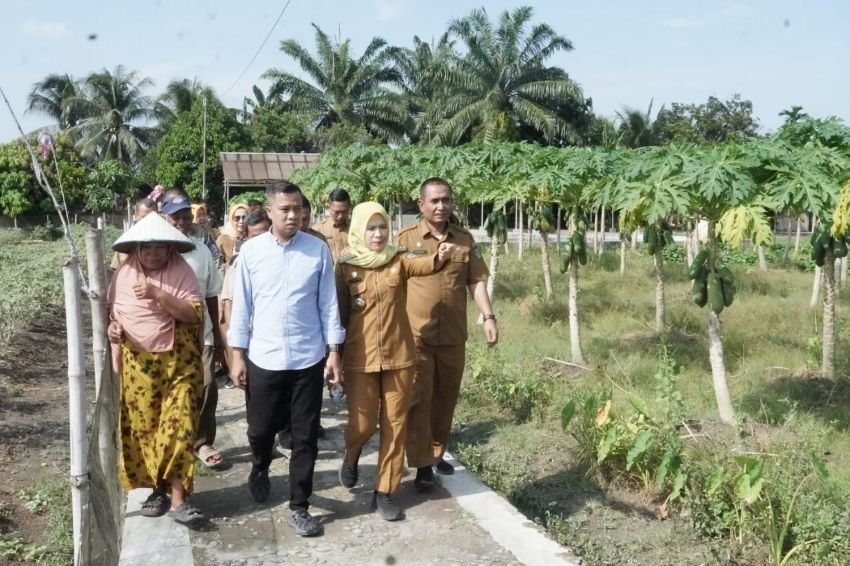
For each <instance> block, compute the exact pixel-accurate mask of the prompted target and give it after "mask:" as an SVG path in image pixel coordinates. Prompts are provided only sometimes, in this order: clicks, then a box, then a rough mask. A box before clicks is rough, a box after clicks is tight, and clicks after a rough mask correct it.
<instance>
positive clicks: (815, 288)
mask: <svg viewBox="0 0 850 566" xmlns="http://www.w3.org/2000/svg"><path fill="white" fill-rule="evenodd" d="M822 280H823V268H822V267H815V277H814V281H813V282H812V298H811V299H809V306H810V307H811V308H815V305H817V304H818V297H819V295H820V286H821V282H822Z"/></svg>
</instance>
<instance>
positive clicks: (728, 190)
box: [678, 144, 769, 425]
mask: <svg viewBox="0 0 850 566" xmlns="http://www.w3.org/2000/svg"><path fill="white" fill-rule="evenodd" d="M759 165H760V161H759V160H758V159H757V158H756V157H755V156H753V155H752V153H751V152H749V151H748V148H747V147H746V146H743V145H735V144H730V145H725V146H714V147H711V148H708V149H692V150H690V151H688V152H686V153H684V163H683V166H682V172H681V174H680V175H679V180H678V182H679V183H680V186H682V187H683V188H684V189H685V190H687V191H688V192H689V193H690V197H691V200H690V208H691V211H692V212H694V213H696V214H699V215H700V216H701V217H703V218H706V219H707V220H708V242H707V243H706V246H705V249H704V250H703V251H701V252H700V254H699V255H698V256H697V257H696V258H695V259H694V262H693V263H692V265H691V272H690V274H691V275H692V276H693V278H694V285H693V292H692V298H693V301H694V303H696V304H697V306H701V307H702V306H705V305H706V304H708V305H709V307H710V308H709V309H708V316H707V319H708V320H707V326H708V357H709V363H710V365H711V377H712V383H713V386H714V395H715V398H716V400H717V409H718V412H719V416H720V420H721V422H723V423H725V424H729V425H735V424H736V419H735V410H734V408H733V406H732V397H731V395H730V393H729V385H728V382H727V379H726V362H725V360H724V357H723V337H722V334H721V327H720V318H719V315H720V313H721V312H722V311H723V309H724V308H725V307H726V305H727V303H728V304H729V305H731V304H732V300H733V299H734V289H735V287H734V285H735V283H734V279H733V278H732V277H731V271H726V270H724V269H723V268H724V266H723V264H722V261H721V258H720V249H719V239H718V229H717V225H718V222H719V221H720V220H721V219H722V218H724V215H725V214H727V212H729V211H730V210H732V209H737V208H739V207H742V206H746V205H750V204H752V203H753V201H755V199H756V198H757V197H758V196H759V194H758V190H757V189H758V185H757V184H756V182H755V180H754V179H753V174H752V173H753V169H755V168H757V167H758V166H759ZM747 226H750V225H746V226H741V225H735V230H737V231H738V232H737V233H740V235H741V236H742V237H747V236H751V235H752V234H750V233H748V230H747V229H746V228H747ZM730 230H731V229H730ZM768 232H769V230H768ZM726 234H728V232H727V233H726Z"/></svg>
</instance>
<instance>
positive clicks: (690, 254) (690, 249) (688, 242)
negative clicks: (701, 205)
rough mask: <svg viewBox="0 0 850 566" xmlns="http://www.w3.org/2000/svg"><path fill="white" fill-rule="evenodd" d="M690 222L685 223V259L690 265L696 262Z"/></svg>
mask: <svg viewBox="0 0 850 566" xmlns="http://www.w3.org/2000/svg"><path fill="white" fill-rule="evenodd" d="M689 228H690V222H688V223H687V224H685V261H686V262H687V264H688V267H690V266H691V264H692V263H693V262H694V256H695V255H696V253H695V252H694V242H693V239H692V238H691V231H690V229H689Z"/></svg>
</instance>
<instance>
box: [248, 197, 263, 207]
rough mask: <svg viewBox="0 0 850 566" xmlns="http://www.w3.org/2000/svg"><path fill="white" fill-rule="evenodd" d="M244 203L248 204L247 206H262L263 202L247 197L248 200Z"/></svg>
mask: <svg viewBox="0 0 850 566" xmlns="http://www.w3.org/2000/svg"><path fill="white" fill-rule="evenodd" d="M245 204H246V205H247V206H248V208H263V203H262V202H260V201H258V200H257V199H255V198H252V199H248V202H246V203H245Z"/></svg>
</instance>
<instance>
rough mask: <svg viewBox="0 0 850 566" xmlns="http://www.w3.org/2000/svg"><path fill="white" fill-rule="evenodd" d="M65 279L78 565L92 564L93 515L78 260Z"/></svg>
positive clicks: (69, 266) (70, 264)
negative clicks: (87, 534)
mask: <svg viewBox="0 0 850 566" xmlns="http://www.w3.org/2000/svg"><path fill="white" fill-rule="evenodd" d="M62 272H63V275H64V279H65V324H66V326H67V340H68V408H69V419H68V422H69V424H70V438H71V506H72V518H73V525H74V528H73V529H74V530H73V536H74V565H75V566H82V565H84V564H88V563H89V560H88V553H89V548H88V539H87V538H84V537H83V533H85V532H87V531H88V529H87V528H86V523H87V522H88V516H89V512H90V508H89V507H90V505H89V503H90V500H89V466H88V438H86V409H85V399H86V384H85V381H86V366H85V354H84V353H83V317H82V313H81V311H80V280H79V277H78V273H79V265H78V263H77V260H76V259H74V258H72V259H70V260H68V262H67V263H66V264H65V266H64V268H63V269H62Z"/></svg>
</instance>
